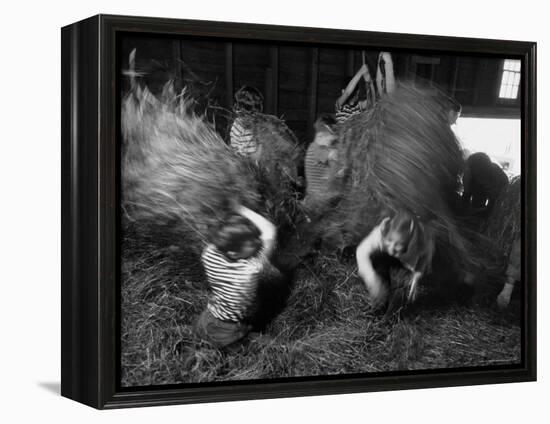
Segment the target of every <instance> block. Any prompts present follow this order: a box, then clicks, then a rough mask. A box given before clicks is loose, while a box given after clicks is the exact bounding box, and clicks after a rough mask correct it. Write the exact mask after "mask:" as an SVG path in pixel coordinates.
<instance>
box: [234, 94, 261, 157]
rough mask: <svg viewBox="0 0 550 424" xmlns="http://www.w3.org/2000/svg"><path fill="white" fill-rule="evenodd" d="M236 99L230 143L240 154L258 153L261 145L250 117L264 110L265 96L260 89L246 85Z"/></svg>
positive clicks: (250, 154) (251, 154) (247, 155)
mask: <svg viewBox="0 0 550 424" xmlns="http://www.w3.org/2000/svg"><path fill="white" fill-rule="evenodd" d="M234 99H235V101H234V103H233V111H234V112H235V119H234V121H233V124H232V125H231V130H230V131H229V144H230V146H231V147H232V148H233V150H235V152H237V153H238V154H239V155H241V156H245V157H251V156H254V155H256V154H257V153H258V149H259V146H258V142H257V140H255V139H254V134H253V133H252V129H251V127H250V121H251V119H250V118H252V117H253V115H254V114H255V113H261V112H262V110H263V102H264V98H263V96H262V93H260V91H259V90H258V89H256V88H254V87H250V86H247V85H244V86H242V87H241V88H240V89H239V90H238V91H237V92H236V93H235V96H234Z"/></svg>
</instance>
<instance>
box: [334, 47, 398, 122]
mask: <svg viewBox="0 0 550 424" xmlns="http://www.w3.org/2000/svg"><path fill="white" fill-rule="evenodd" d="M361 78H363V79H364V81H365V88H366V94H365V98H364V99H363V100H359V86H358V84H359V82H360V81H361ZM375 82H376V88H375ZM394 89H395V76H394V71H393V61H392V57H391V54H390V53H387V52H380V53H379V54H378V59H377V62H376V74H375V81H374V80H373V79H372V78H371V74H370V72H369V68H368V66H367V64H366V63H363V65H362V66H361V68H359V70H358V71H357V73H356V74H355V75H354V76H353V78H352V79H351V80H350V82H349V83H348V84H347V86H346V88H345V89H343V90H342V94H341V96H340V97H339V98H338V99H337V100H336V104H335V109H336V112H335V117H336V122H338V123H339V124H343V123H344V122H346V121H347V120H348V119H349V118H351V117H352V116H354V115H357V114H359V113H361V112H363V111H364V110H367V109H369V108H371V107H372V106H373V105H374V103H375V102H376V99H378V98H380V97H381V96H383V95H385V94H387V93H391V92H392V91H394Z"/></svg>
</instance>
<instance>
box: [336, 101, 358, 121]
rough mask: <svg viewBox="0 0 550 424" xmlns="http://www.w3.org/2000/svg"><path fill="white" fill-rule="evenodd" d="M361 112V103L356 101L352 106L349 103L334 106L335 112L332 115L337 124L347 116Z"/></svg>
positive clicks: (345, 119)
mask: <svg viewBox="0 0 550 424" xmlns="http://www.w3.org/2000/svg"><path fill="white" fill-rule="evenodd" d="M361 112H363V109H362V108H361V103H357V104H355V105H353V106H350V105H349V104H347V103H346V104H344V105H342V106H341V107H337V108H336V114H335V116H334V117H335V119H336V122H337V123H338V124H343V123H344V122H346V121H347V120H348V119H349V118H351V117H352V116H354V115H357V114H359V113H361Z"/></svg>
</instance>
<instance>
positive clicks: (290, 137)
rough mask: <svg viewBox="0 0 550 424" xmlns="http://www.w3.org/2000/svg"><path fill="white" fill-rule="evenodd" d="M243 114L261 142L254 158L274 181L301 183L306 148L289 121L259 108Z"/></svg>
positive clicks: (240, 116)
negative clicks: (300, 173) (289, 125)
mask: <svg viewBox="0 0 550 424" xmlns="http://www.w3.org/2000/svg"><path fill="white" fill-rule="evenodd" d="M239 118H240V119H241V120H242V124H243V126H244V127H245V128H247V129H249V130H250V132H251V133H252V137H253V139H254V140H255V141H256V142H257V143H258V151H257V153H255V154H254V155H253V157H252V158H253V159H254V160H255V161H256V163H258V165H259V166H260V167H261V168H262V169H263V170H264V172H265V173H266V174H267V176H268V178H269V179H270V180H271V181H272V183H273V184H278V183H280V182H282V183H287V182H291V183H293V184H298V183H299V178H298V169H299V168H300V167H301V165H302V162H303V157H304V150H303V148H302V146H301V145H300V143H299V142H298V139H297V138H296V136H295V134H294V133H293V132H292V130H291V129H290V128H288V126H287V125H286V123H285V122H284V121H283V120H282V119H280V118H278V117H276V116H273V115H266V114H263V113H259V112H254V113H244V112H241V113H240V114H239ZM298 185H299V184H298Z"/></svg>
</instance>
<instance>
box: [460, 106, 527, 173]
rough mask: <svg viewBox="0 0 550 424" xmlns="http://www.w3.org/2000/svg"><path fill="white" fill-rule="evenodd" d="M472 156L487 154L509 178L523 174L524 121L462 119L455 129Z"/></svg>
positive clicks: (463, 145)
mask: <svg viewBox="0 0 550 424" xmlns="http://www.w3.org/2000/svg"><path fill="white" fill-rule="evenodd" d="M452 128H453V131H454V132H455V134H456V135H457V137H458V139H459V140H460V142H461V144H462V147H463V148H465V149H467V150H468V152H469V153H470V154H471V153H476V152H484V153H487V154H488V155H489V156H490V157H491V159H492V160H493V162H495V163H498V164H500V166H502V168H503V169H504V170H505V171H506V172H507V173H508V175H518V174H519V173H520V172H521V120H520V119H491V118H467V117H460V118H458V120H457V121H456V124H455V125H453V126H452Z"/></svg>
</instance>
